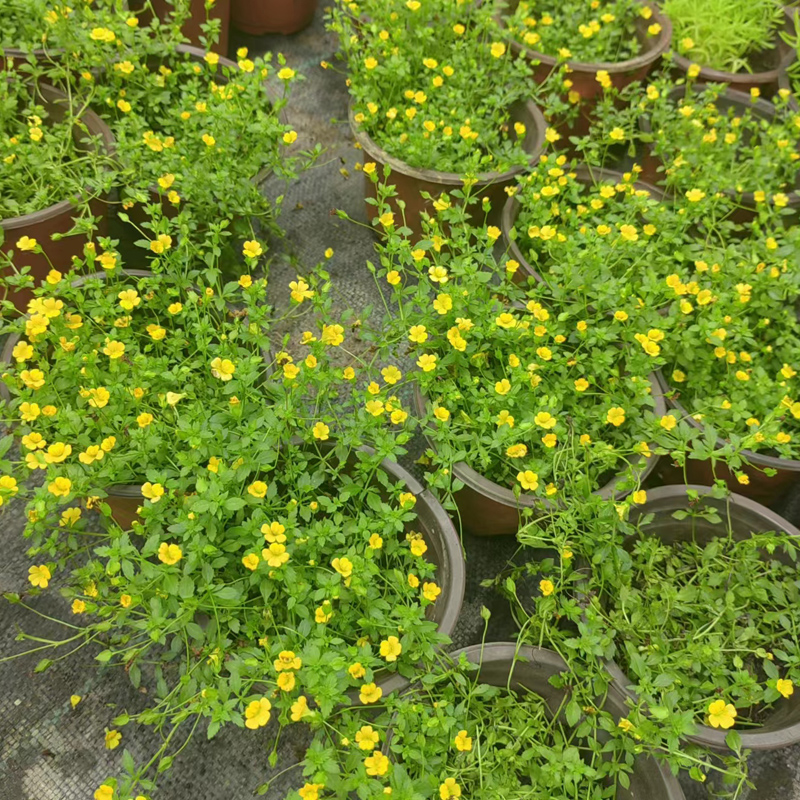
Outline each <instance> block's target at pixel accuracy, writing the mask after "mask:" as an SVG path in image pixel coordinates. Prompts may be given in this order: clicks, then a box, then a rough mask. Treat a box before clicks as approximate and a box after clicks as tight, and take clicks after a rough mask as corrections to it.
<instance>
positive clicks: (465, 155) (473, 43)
mask: <svg viewBox="0 0 800 800" xmlns="http://www.w3.org/2000/svg"><path fill="white" fill-rule="evenodd" d="M331 28H332V30H334V31H335V32H336V33H338V35H339V38H340V42H341V48H342V52H343V58H344V59H345V61H346V62H347V71H348V79H349V88H350V95H351V106H350V124H351V129H352V131H353V135H354V137H355V139H356V142H357V143H358V145H359V147H360V148H362V149H363V151H364V154H365V159H366V162H367V163H368V164H371V165H373V166H371V167H370V169H375V170H377V172H378V174H383V173H384V171H385V168H386V167H390V168H391V171H392V176H393V177H392V183H393V184H394V186H395V188H396V201H394V209H395V211H398V212H399V207H398V205H397V201H402V202H403V203H404V204H405V205H404V207H403V214H402V215H403V217H404V218H405V222H406V224H408V225H409V226H410V227H411V228H412V229H413V230H416V231H417V232H419V230H420V222H419V216H420V213H421V212H422V211H424V210H431V208H432V206H431V201H430V200H429V199H425V198H424V197H421V196H420V193H421V192H423V193H425V192H427V193H429V194H430V195H431V196H433V197H434V198H435V197H437V196H438V195H439V194H441V193H442V192H444V191H448V192H452V191H453V190H455V189H459V188H461V187H462V186H463V183H464V177H465V176H469V184H470V186H473V187H474V195H473V197H474V198H475V199H478V198H481V199H484V198H485V200H484V203H485V205H482V206H481V207H479V208H478V209H477V211H476V213H480V211H481V208H483V209H485V210H488V209H489V208H492V209H493V213H494V214H495V215H496V216H497V217H498V218H499V214H500V211H501V208H502V202H503V201H504V199H505V193H504V190H505V188H506V187H507V186H509V185H510V184H511V183H512V181H513V180H514V178H515V177H516V176H517V175H519V174H520V173H522V172H523V171H524V169H525V168H526V167H527V166H528V165H530V164H533V163H535V161H536V159H537V158H538V156H539V155H540V153H541V152H542V149H543V147H544V145H545V141H546V140H545V135H546V124H545V121H544V118H543V116H542V115H541V112H539V110H538V109H537V108H536V106H535V105H534V104H533V103H532V102H530V101H528V100H527V97H528V93H527V92H526V91H525V78H526V76H527V75H528V73H529V69H528V67H527V65H526V63H525V61H524V60H523V59H521V58H517V57H515V56H514V55H513V54H512V53H511V52H510V51H509V49H508V47H507V46H506V44H505V43H504V41H503V37H502V32H501V30H500V28H499V26H498V25H497V22H496V21H495V20H494V18H493V16H492V10H491V8H490V6H489V4H477V3H475V4H464V3H458V2H455V1H454V0H435V1H434V2H427V3H422V4H417V3H416V2H412V3H410V4H407V3H404V2H397V1H396V0H393V2H390V3H385V2H371V3H367V4H362V5H361V6H358V7H357V10H355V11H354V10H352V9H351V8H350V7H349V6H348V4H347V3H343V2H339V3H337V6H336V9H335V12H334V14H333V22H332V24H331ZM398 74H399V75H402V76H403V80H402V81H398V80H397V76H398ZM476 86H480V87H481V91H480V92H476V91H475V87H476ZM366 187H367V194H368V200H367V211H368V214H369V216H370V218H372V219H374V218H375V216H376V206H375V204H374V199H375V198H374V194H373V187H374V184H373V182H372V181H371V179H370V176H369V175H367V176H366Z"/></svg>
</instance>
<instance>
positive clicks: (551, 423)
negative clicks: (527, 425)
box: [533, 411, 558, 430]
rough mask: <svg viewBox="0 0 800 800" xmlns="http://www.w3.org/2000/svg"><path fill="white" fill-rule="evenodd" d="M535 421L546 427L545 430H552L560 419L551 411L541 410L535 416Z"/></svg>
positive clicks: (541, 426)
mask: <svg viewBox="0 0 800 800" xmlns="http://www.w3.org/2000/svg"><path fill="white" fill-rule="evenodd" d="M533 421H534V422H535V423H536V424H537V425H538V426H539V427H540V428H544V429H545V430H550V429H551V428H554V427H555V426H556V423H557V422H558V420H557V419H556V418H555V417H554V416H553V415H552V414H550V413H549V412H547V411H540V412H539V413H538V414H537V415H536V416H535V417H534V418H533Z"/></svg>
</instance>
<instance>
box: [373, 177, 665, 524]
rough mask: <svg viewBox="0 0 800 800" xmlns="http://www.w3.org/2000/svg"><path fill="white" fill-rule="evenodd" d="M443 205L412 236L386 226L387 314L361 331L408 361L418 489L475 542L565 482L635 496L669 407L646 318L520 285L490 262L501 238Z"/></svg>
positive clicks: (509, 264)
mask: <svg viewBox="0 0 800 800" xmlns="http://www.w3.org/2000/svg"><path fill="white" fill-rule="evenodd" d="M384 191H385V190H384V189H383V188H382V187H380V186H378V187H377V192H378V195H379V197H381V198H382V196H383V193H384ZM440 203H441V206H442V207H443V208H444V210H443V211H441V212H439V214H438V215H437V217H436V218H430V219H429V220H426V221H425V224H426V229H425V233H424V234H423V236H422V237H421V238H420V240H418V241H417V240H416V239H414V238H411V237H406V236H404V235H402V233H398V232H397V231H396V230H395V229H394V228H393V227H392V226H391V225H390V226H387V228H386V241H385V243H384V244H382V245H380V246H379V248H378V250H379V254H380V263H381V267H380V269H379V270H376V278H377V279H378V281H379V286H380V287H381V292H382V294H383V293H384V288H383V287H384V286H387V285H388V287H389V290H388V294H389V296H388V297H385V299H384V302H385V304H386V306H387V308H392V309H394V310H392V311H389V313H388V315H387V316H386V317H385V318H383V319H381V320H380V323H379V324H376V325H375V326H374V328H373V329H372V333H371V337H372V339H373V341H374V343H375V346H376V347H378V348H381V352H383V351H384V350H385V351H387V352H392V351H393V349H394V348H398V347H402V348H403V352H404V353H406V354H407V357H408V358H409V359H410V360H411V361H412V362H413V363H415V364H416V367H417V368H416V369H415V370H413V371H412V372H410V373H408V375H407V377H408V379H409V381H410V382H412V385H413V386H414V388H415V391H416V392H417V395H416V396H417V408H418V412H419V414H420V416H421V418H422V419H423V420H424V422H425V424H426V426H427V429H426V435H427V437H428V439H429V442H430V444H431V446H432V448H433V454H432V456H431V457H432V464H433V466H434V467H435V469H433V470H432V472H431V475H430V477H429V480H430V481H432V482H433V484H434V485H436V486H439V487H440V488H442V489H443V490H445V491H451V490H452V492H454V493H455V498H454V499H455V501H456V504H457V506H458V511H459V515H460V519H461V523H462V525H463V526H464V527H465V528H466V529H467V530H469V531H470V532H473V533H476V534H482V535H487V534H500V533H506V534H508V533H514V532H516V530H517V527H518V525H519V521H520V517H521V516H525V515H528V514H530V513H533V514H536V513H538V512H540V511H543V510H544V509H546V508H548V507H549V506H550V504H551V503H552V502H556V503H557V502H559V500H560V497H561V492H562V490H563V488H564V485H565V481H566V480H567V478H568V477H569V476H573V475H577V474H580V475H581V476H582V480H583V481H584V482H585V484H586V485H587V486H589V487H590V489H589V491H594V490H597V491H599V492H601V493H602V494H603V495H604V496H607V497H611V496H620V497H622V496H624V495H625V494H627V493H628V492H630V491H631V490H633V489H635V488H637V486H638V483H639V481H640V480H641V479H642V478H643V477H644V476H645V475H646V474H647V473H649V471H650V470H651V469H652V468H653V466H654V464H655V457H654V456H653V455H652V453H651V451H650V449H649V447H648V441H649V439H648V436H649V431H650V430H651V428H650V426H649V423H648V420H649V419H651V418H652V417H653V411H655V413H656V414H657V415H659V416H660V415H661V414H662V413H664V411H665V410H666V406H665V405H664V403H663V400H662V399H661V396H660V392H659V390H658V387H657V383H656V381H655V377H654V376H653V375H652V374H651V373H652V371H653V369H654V367H655V366H656V365H657V364H658V363H659V360H658V355H659V353H660V346H659V345H658V342H659V341H661V340H662V339H663V337H664V335H665V334H664V331H663V330H662V329H661V325H660V323H659V320H660V318H659V317H658V315H657V313H656V312H655V311H654V310H652V316H648V315H647V314H644V313H641V314H640V313H637V312H636V311H634V310H633V309H631V311H632V313H631V316H630V317H629V315H628V314H627V313H626V312H624V311H623V309H622V308H620V309H619V314H618V315H617V316H616V317H614V316H607V315H606V314H605V313H601V312H598V311H597V310H594V309H592V308H590V307H589V305H588V304H587V303H586V302H583V301H579V302H570V301H566V300H563V299H559V298H558V297H556V296H554V295H552V294H551V293H549V292H547V291H546V290H545V289H544V288H542V287H535V286H534V287H531V288H529V289H528V290H527V291H526V290H523V289H522V288H520V287H519V286H518V285H517V284H516V283H514V281H513V278H512V277H511V274H512V273H513V271H514V270H515V269H516V268H517V267H518V265H517V264H516V262H514V261H513V260H509V259H507V258H503V260H502V261H501V262H500V263H499V264H498V263H497V262H496V261H495V260H494V257H493V255H492V249H493V246H494V243H495V241H496V240H497V239H498V238H499V237H500V229H499V228H494V227H492V226H489V227H488V228H473V227H471V226H470V225H469V223H468V222H467V221H466V220H465V217H464V211H463V209H461V208H459V207H457V206H451V207H449V208H445V206H448V205H449V201H448V198H447V197H446V196H443V197H442V198H440ZM378 209H379V211H380V212H383V213H384V214H388V215H390V216H391V212H389V211H388V204H386V203H385V202H381V203H380V204H379V207H378ZM498 273H501V274H498ZM620 343H622V345H621V346H620ZM528 510H529V511H528Z"/></svg>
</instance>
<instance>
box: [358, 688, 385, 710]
mask: <svg viewBox="0 0 800 800" xmlns="http://www.w3.org/2000/svg"><path fill="white" fill-rule="evenodd" d="M382 696H383V689H381V687H380V686H376V685H375V684H374V683H365V684H364V685H363V686H362V687H361V689H360V691H359V693H358V697H359V700H361V702H362V704H363V705H365V706H366V705H370V704H372V703H377V702H378V700H380V699H381V697H382Z"/></svg>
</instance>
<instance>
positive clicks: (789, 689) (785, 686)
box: [775, 678, 794, 697]
mask: <svg viewBox="0 0 800 800" xmlns="http://www.w3.org/2000/svg"><path fill="white" fill-rule="evenodd" d="M775 689H777V691H778V692H779V693H780V694H782V695H783V696H784V697H791V696H792V695H793V694H794V684H793V683H792V682H791V681H790V680H787V679H786V678H778V680H777V681H775Z"/></svg>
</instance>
